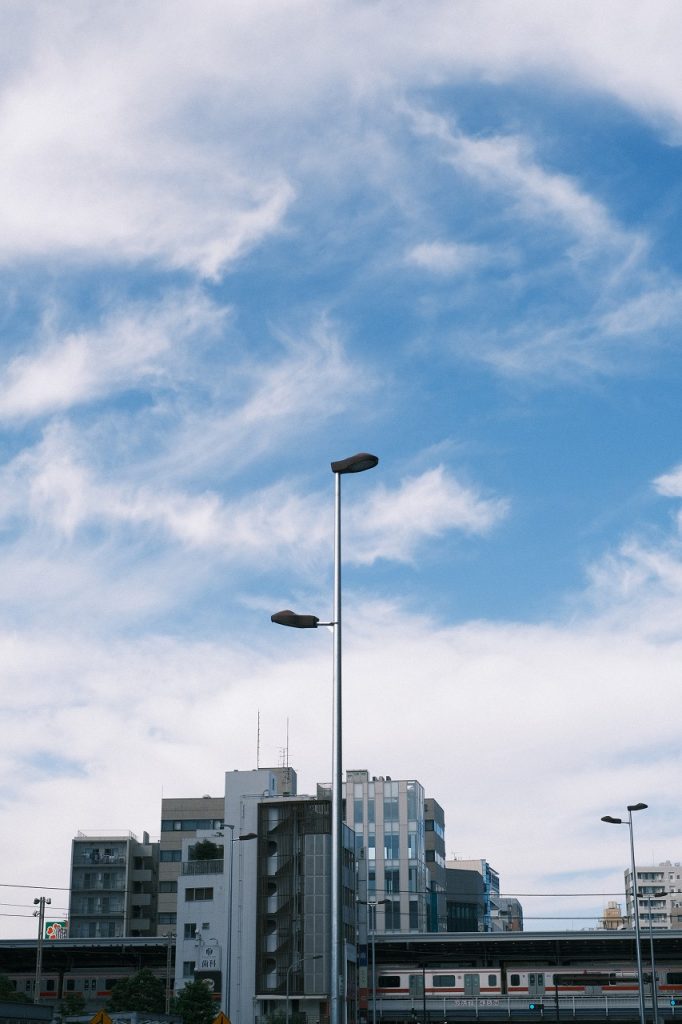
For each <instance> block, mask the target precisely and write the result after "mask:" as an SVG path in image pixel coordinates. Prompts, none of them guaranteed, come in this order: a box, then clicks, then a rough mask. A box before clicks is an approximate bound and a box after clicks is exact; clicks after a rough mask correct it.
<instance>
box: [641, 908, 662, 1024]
mask: <svg viewBox="0 0 682 1024" xmlns="http://www.w3.org/2000/svg"><path fill="white" fill-rule="evenodd" d="M661 896H665V889H663V890H661V892H655V893H654V894H653V895H652V894H651V893H647V897H646V902H647V908H648V911H649V955H650V958H651V1008H652V1010H653V1011H654V1024H658V982H657V981H656V953H655V951H654V929H653V925H652V923H651V901H652V899H654V900H655V899H658V898H659V897H661Z"/></svg>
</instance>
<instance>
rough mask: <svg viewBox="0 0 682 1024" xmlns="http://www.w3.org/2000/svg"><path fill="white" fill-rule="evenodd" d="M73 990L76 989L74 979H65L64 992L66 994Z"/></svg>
mask: <svg viewBox="0 0 682 1024" xmlns="http://www.w3.org/2000/svg"><path fill="white" fill-rule="evenodd" d="M75 989H76V982H75V981H74V979H73V978H67V979H66V991H67V992H74V991H75Z"/></svg>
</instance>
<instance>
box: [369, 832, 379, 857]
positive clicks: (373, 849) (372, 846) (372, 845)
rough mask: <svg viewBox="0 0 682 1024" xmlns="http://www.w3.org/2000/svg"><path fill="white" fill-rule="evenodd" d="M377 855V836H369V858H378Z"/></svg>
mask: <svg viewBox="0 0 682 1024" xmlns="http://www.w3.org/2000/svg"><path fill="white" fill-rule="evenodd" d="M376 857H377V837H376V836H367V860H376Z"/></svg>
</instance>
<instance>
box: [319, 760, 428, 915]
mask: <svg viewBox="0 0 682 1024" xmlns="http://www.w3.org/2000/svg"><path fill="white" fill-rule="evenodd" d="M323 789H324V787H318V792H321V791H323ZM345 821H346V824H347V825H348V827H349V828H351V829H352V830H353V831H354V832H355V835H356V840H357V847H361V848H362V849H363V850H364V851H365V859H366V869H367V899H368V900H369V901H372V900H376V901H377V906H376V932H377V933H381V932H422V931H426V923H427V911H428V908H429V889H428V884H427V881H428V879H429V877H430V876H429V873H428V870H427V866H426V848H425V816H424V789H423V787H422V785H421V784H420V783H419V782H417V781H416V780H415V779H411V780H393V779H391V778H390V776H385V777H384V776H372V777H370V775H369V773H368V772H367V771H366V770H364V769H363V770H358V771H348V772H346V780H345Z"/></svg>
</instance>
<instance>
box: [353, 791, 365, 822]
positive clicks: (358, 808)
mask: <svg viewBox="0 0 682 1024" xmlns="http://www.w3.org/2000/svg"><path fill="white" fill-rule="evenodd" d="M362 820H363V816H362V797H360V799H359V800H358V798H357V797H356V798H355V799H354V800H353V824H354V825H362Z"/></svg>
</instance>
